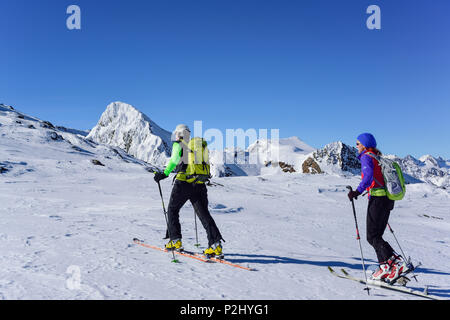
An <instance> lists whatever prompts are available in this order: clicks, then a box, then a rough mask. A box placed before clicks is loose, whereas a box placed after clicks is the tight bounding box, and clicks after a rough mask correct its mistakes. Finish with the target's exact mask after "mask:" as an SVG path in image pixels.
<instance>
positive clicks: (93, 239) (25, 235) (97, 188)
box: [0, 106, 450, 300]
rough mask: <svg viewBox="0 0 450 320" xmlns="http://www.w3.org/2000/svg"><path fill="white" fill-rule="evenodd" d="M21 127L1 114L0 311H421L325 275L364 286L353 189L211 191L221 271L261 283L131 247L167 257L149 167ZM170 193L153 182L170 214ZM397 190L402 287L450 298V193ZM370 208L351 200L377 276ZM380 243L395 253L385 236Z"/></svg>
mask: <svg viewBox="0 0 450 320" xmlns="http://www.w3.org/2000/svg"><path fill="white" fill-rule="evenodd" d="M18 115H19V113H17V112H16V111H12V110H8V109H7V108H4V107H1V106H0V167H3V168H5V169H6V170H7V171H6V172H3V173H0V203H1V206H0V217H1V218H0V299H155V300H160V299H164V300H165V299H198V300H200V299H205V300H210V299H224V300H234V299H244V300H246V299H268V300H272V299H281V300H297V299H386V300H392V299H405V300H406V299H421V298H419V297H414V296H410V295H405V294H402V293H397V292H391V291H387V290H383V289H373V290H371V296H368V295H367V293H366V292H365V291H364V290H363V286H362V285H360V284H358V283H355V282H352V281H348V280H343V279H339V278H336V277H334V276H332V275H331V274H330V273H329V272H328V270H327V266H331V267H333V268H335V269H339V268H345V269H346V270H348V271H349V272H351V273H352V274H354V275H356V276H359V277H363V274H362V271H361V261H360V255H359V245H358V242H357V240H356V234H355V224H354V219H353V214H352V208H351V204H350V202H349V201H348V198H347V190H346V188H345V187H346V186H347V185H351V186H353V187H356V186H357V185H358V183H359V182H360V179H359V178H358V177H356V176H349V177H342V176H338V175H328V174H320V175H308V174H301V173H295V174H288V173H279V172H278V173H276V174H265V175H259V176H242V177H229V178H215V179H213V182H215V183H217V184H218V185H216V186H214V187H209V188H208V194H209V201H210V203H209V208H210V211H211V214H212V216H213V218H214V219H215V221H216V223H217V225H218V227H219V228H220V230H221V233H222V235H223V237H224V238H225V240H226V242H225V243H224V252H225V254H226V258H227V259H229V260H230V261H232V262H234V263H238V264H241V265H244V266H250V267H252V268H256V269H257V271H252V272H250V271H246V270H241V269H236V268H233V267H230V266H227V265H222V264H207V263H203V262H200V261H196V260H193V259H189V258H184V257H179V260H180V262H181V263H179V264H176V263H171V255H170V254H166V253H163V252H159V251H156V250H152V249H146V248H143V247H141V246H137V245H135V244H133V242H132V239H133V238H134V237H137V238H140V239H143V240H145V241H146V242H148V243H149V244H153V245H158V246H163V245H164V240H162V238H163V237H164V235H165V230H166V227H165V219H164V215H163V211H162V205H161V198H160V195H159V192H158V188H157V185H156V184H155V182H154V181H153V177H152V174H150V173H149V172H147V171H146V170H145V167H146V164H145V163H143V162H142V161H138V160H136V159H134V158H132V157H130V156H127V155H126V154H124V153H123V152H122V151H121V150H116V149H113V148H110V147H106V146H104V145H97V144H95V143H92V142H89V141H88V140H86V139H85V138H84V137H82V135H76V134H72V133H70V132H61V131H58V130H52V129H49V128H45V127H42V126H41V124H42V123H41V122H40V121H39V120H38V119H35V118H31V117H27V116H25V117H24V118H23V119H21V118H17V116H18ZM16 121H19V122H21V123H17V122H16ZM30 125H33V126H34V129H33V128H29V126H30ZM55 135H56V136H55ZM113 150H116V151H113ZM93 159H96V160H99V161H100V162H101V163H103V164H104V166H96V165H93V163H92V162H91V160H93ZM170 180H171V179H167V180H164V181H163V182H162V187H163V195H164V201H165V203H166V207H167V204H168V200H169V196H170V192H171V182H170ZM219 184H220V185H219ZM407 188H408V189H407V195H406V199H405V200H402V201H398V202H397V203H396V207H395V209H394V211H393V212H392V215H391V219H390V224H391V226H392V228H393V229H394V230H395V235H396V236H397V238H398V239H399V241H400V244H401V245H402V247H403V249H404V251H406V253H407V254H408V255H410V256H411V257H412V259H413V262H415V263H417V262H419V261H421V262H422V263H423V266H422V267H420V268H419V269H418V270H417V272H416V275H417V276H418V280H419V282H415V281H414V280H412V281H411V282H410V286H411V287H412V288H416V289H421V288H423V287H424V286H425V285H428V286H429V293H430V294H433V295H436V296H440V297H441V298H445V299H449V298H450V277H449V275H450V222H449V221H450V210H449V207H450V196H449V192H448V191H447V190H444V189H441V188H436V187H434V186H432V185H430V184H424V183H421V184H410V185H408V186H407ZM366 207H367V199H366V198H359V200H358V201H356V211H357V217H358V223H359V226H360V231H361V234H362V240H361V241H362V245H363V252H364V257H365V259H366V265H369V266H373V265H375V264H376V261H375V260H376V259H375V253H374V251H373V249H372V248H371V247H370V246H369V244H368V243H367V242H366V241H365V239H364V235H365V212H366ZM180 217H181V224H182V232H183V244H184V246H185V248H186V249H191V250H195V247H194V246H193V244H194V243H195V232H194V213H193V208H192V206H191V205H190V204H187V205H185V207H184V208H183V209H182V210H181V213H180ZM198 226H199V239H200V243H201V244H202V247H203V248H204V247H205V245H206V244H207V243H206V234H205V232H204V230H203V229H202V227H201V224H198ZM385 239H386V240H388V241H389V242H390V243H391V245H393V246H394V248H396V249H398V247H397V245H396V243H395V240H394V239H393V237H392V235H391V234H390V233H389V232H386V234H385ZM74 270H75V273H74ZM77 271H79V272H80V273H79V275H80V278H79V279H80V286H77V285H74V283H76V277H75V276H74V274H75V275H76V272H77ZM74 277H75V278H74Z"/></svg>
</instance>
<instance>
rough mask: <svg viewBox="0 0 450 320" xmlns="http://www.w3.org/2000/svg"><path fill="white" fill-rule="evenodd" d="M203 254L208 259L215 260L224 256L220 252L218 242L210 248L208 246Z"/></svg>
mask: <svg viewBox="0 0 450 320" xmlns="http://www.w3.org/2000/svg"><path fill="white" fill-rule="evenodd" d="M203 254H204V255H205V257H207V258H208V259H210V258H216V259H223V258H224V255H223V252H222V244H221V243H220V241H218V242H216V243H214V244H213V245H212V246H210V247H209V248H208V249H206V250H205V251H204V252H203Z"/></svg>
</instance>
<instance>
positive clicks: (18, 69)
mask: <svg viewBox="0 0 450 320" xmlns="http://www.w3.org/2000/svg"><path fill="white" fill-rule="evenodd" d="M71 4H76V5H78V6H80V8H81V17H82V25H81V26H82V30H80V31H70V30H68V29H67V28H66V19H67V17H68V16H69V15H67V14H66V8H67V7H68V6H69V5H71ZM371 4H376V5H379V6H380V8H381V18H382V21H381V23H382V25H381V26H382V29H381V30H372V31H371V30H368V29H367V28H366V19H367V17H368V15H367V14H366V8H367V7H368V6H369V5H371ZM0 14H1V16H0V40H1V49H0V61H1V62H0V75H1V76H0V102H4V103H5V104H10V105H13V106H15V107H16V108H17V109H19V110H21V111H23V112H25V113H27V114H30V115H33V116H36V117H39V118H41V119H44V120H49V121H51V122H54V123H55V124H58V125H64V126H68V127H72V128H77V129H90V128H92V127H93V126H94V125H95V124H96V123H97V121H98V119H99V117H100V115H101V113H102V112H103V111H104V109H105V108H106V106H107V105H108V104H109V103H110V102H113V101H123V102H127V103H129V104H132V105H134V106H135V107H137V108H138V109H140V110H141V111H143V112H144V113H145V114H147V115H148V116H149V117H150V118H152V119H153V120H154V121H155V122H157V123H158V124H159V125H160V126H162V127H163V128H165V129H167V130H172V129H173V128H174V127H175V126H176V125H177V124H178V123H183V122H184V123H187V124H190V125H192V124H193V121H194V120H203V122H204V128H218V129H221V130H223V132H225V129H226V128H231V129H234V128H235V129H237V128H243V129H248V128H256V129H259V128H268V129H271V128H278V129H280V136H281V137H289V136H294V135H295V136H298V137H300V138H301V139H302V140H304V141H305V142H307V143H308V144H310V145H312V146H314V147H321V146H323V145H325V144H327V143H329V142H332V141H337V140H342V141H343V142H345V143H348V144H351V145H354V143H355V137H356V136H357V135H358V134H359V133H362V132H372V133H373V134H374V135H375V136H376V138H377V140H378V142H379V147H380V149H381V150H382V151H383V152H385V153H395V154H398V155H400V156H405V155H407V154H412V155H414V156H421V155H423V154H432V155H435V156H437V155H441V156H443V157H445V158H450V148H449V144H450V143H449V141H450V129H449V122H450V121H449V120H450V1H448V0H433V1H429V0H408V1H406V0H405V1H403V0H396V1H392V0H390V1H386V0H370V1H364V0H341V1H338V0H329V1H324V0H308V1H307V0H293V1H287V0H189V1H188V0H145V1H144V0H142V1H139V0H128V1H124V0H114V1H112V0H108V1H106V0H95V1H93V0H70V1H66V0H53V1H52V0H33V1H31V0H0Z"/></svg>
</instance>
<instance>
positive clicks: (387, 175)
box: [367, 152, 406, 200]
mask: <svg viewBox="0 0 450 320" xmlns="http://www.w3.org/2000/svg"><path fill="white" fill-rule="evenodd" d="M367 155H368V156H370V157H372V158H373V159H375V160H377V161H378V164H379V165H380V167H381V173H382V174H383V178H384V185H385V192H386V196H387V197H388V198H389V199H391V200H402V199H403V197H404V196H405V193H406V186H405V178H404V177H403V172H402V169H401V168H400V165H399V164H398V163H397V162H395V161H393V160H391V159H388V158H385V157H380V156H377V155H375V154H374V153H372V152H368V153H367Z"/></svg>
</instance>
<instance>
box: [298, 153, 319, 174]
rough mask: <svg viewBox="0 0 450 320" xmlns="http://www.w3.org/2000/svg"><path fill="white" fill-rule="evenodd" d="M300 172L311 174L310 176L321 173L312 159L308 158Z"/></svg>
mask: <svg viewBox="0 0 450 320" xmlns="http://www.w3.org/2000/svg"><path fill="white" fill-rule="evenodd" d="M302 170H303V173H311V174H318V173H322V170H321V169H320V167H319V165H318V164H317V162H316V161H314V159H313V158H312V157H309V158H308V159H306V160H305V161H304V162H303V164H302Z"/></svg>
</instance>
